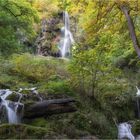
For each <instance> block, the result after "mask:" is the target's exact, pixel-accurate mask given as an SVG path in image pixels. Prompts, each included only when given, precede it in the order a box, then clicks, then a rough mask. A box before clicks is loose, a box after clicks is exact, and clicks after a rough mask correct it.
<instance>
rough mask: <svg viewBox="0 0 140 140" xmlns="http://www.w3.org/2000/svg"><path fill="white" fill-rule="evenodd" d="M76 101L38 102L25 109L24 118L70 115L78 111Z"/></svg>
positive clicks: (68, 99)
mask: <svg viewBox="0 0 140 140" xmlns="http://www.w3.org/2000/svg"><path fill="white" fill-rule="evenodd" d="M74 102H75V100H73V99H70V98H67V99H53V100H46V101H43V102H37V103H35V104H32V105H26V104H25V109H24V116H23V117H24V118H36V117H43V116H49V115H53V114H60V113H68V112H74V111H76V107H75V105H74Z"/></svg>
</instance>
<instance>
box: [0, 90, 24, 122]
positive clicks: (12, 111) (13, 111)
mask: <svg viewBox="0 0 140 140" xmlns="http://www.w3.org/2000/svg"><path fill="white" fill-rule="evenodd" d="M12 93H14V92H12V91H10V90H9V89H6V90H0V98H1V105H2V106H4V107H5V108H6V112H7V118H8V122H9V123H11V124H17V123H20V116H19V115H18V111H17V110H18V107H19V105H21V106H23V104H21V103H20V100H21V98H22V95H20V97H19V100H18V102H11V101H9V100H7V99H6V98H7V97H8V96H9V95H11V94H12ZM18 94H19V93H18Z"/></svg>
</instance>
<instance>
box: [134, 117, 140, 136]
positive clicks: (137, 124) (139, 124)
mask: <svg viewBox="0 0 140 140" xmlns="http://www.w3.org/2000/svg"><path fill="white" fill-rule="evenodd" d="M133 132H134V134H135V135H139V134H140V120H136V121H134V125H133Z"/></svg>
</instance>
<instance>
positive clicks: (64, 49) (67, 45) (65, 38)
mask: <svg viewBox="0 0 140 140" xmlns="http://www.w3.org/2000/svg"><path fill="white" fill-rule="evenodd" d="M63 17H64V25H65V26H64V27H62V28H61V40H60V45H59V48H60V52H61V56H62V57H63V58H64V57H68V56H70V52H71V45H72V44H73V43H74V39H73V35H72V33H71V32H70V19H69V15H68V12H66V11H65V12H64V16H63Z"/></svg>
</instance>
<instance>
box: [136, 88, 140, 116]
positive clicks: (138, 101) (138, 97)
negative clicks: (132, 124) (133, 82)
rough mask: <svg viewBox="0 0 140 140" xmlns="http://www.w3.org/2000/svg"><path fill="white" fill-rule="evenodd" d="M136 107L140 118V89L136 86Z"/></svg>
mask: <svg viewBox="0 0 140 140" xmlns="http://www.w3.org/2000/svg"><path fill="white" fill-rule="evenodd" d="M136 89H137V93H136V106H137V116H138V118H140V89H139V88H138V87H137V86H136Z"/></svg>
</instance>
